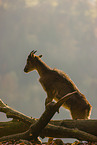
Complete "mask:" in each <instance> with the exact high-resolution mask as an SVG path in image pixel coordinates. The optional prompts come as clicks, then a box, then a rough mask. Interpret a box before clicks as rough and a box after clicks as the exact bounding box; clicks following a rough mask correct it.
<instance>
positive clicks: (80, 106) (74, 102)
mask: <svg viewBox="0 0 97 145" xmlns="http://www.w3.org/2000/svg"><path fill="white" fill-rule="evenodd" d="M34 53H35V52H34V51H32V52H31V53H30V55H29V56H28V59H27V64H26V66H25V69H24V71H25V72H26V73H27V72H30V71H32V70H37V72H38V73H39V75H40V79H39V81H40V83H41V85H42V87H43V89H44V90H45V91H46V93H47V98H46V100H45V105H47V104H48V103H49V102H51V101H52V100H53V99H55V100H56V101H57V100H59V99H60V98H61V97H63V96H64V95H66V94H67V93H71V92H73V91H77V93H76V94H74V95H72V96H71V97H70V98H69V99H68V100H67V101H66V102H65V103H64V105H63V107H65V108H66V109H68V110H69V111H70V113H71V116H72V118H73V119H88V118H89V117H90V114H91V109H92V106H91V105H90V104H89V102H88V101H87V99H86V97H85V96H84V95H83V94H82V93H81V92H80V91H79V89H78V88H77V87H76V85H75V84H74V83H73V81H72V80H71V79H70V78H69V77H68V76H67V74H65V73H64V72H63V71H60V70H58V69H52V68H50V67H49V66H47V65H46V64H45V63H44V62H43V61H42V60H41V59H40V57H42V56H36V55H35V54H34Z"/></svg>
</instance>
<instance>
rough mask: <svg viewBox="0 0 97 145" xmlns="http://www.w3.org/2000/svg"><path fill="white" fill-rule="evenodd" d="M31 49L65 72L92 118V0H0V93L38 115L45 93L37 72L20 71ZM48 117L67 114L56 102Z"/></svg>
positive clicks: (96, 89) (95, 44) (96, 22)
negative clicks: (56, 110)
mask: <svg viewBox="0 0 97 145" xmlns="http://www.w3.org/2000/svg"><path fill="white" fill-rule="evenodd" d="M33 49H37V55H40V54H43V58H42V60H43V61H45V62H46V63H47V64H48V65H49V66H51V67H53V68H54V67H56V68H58V69H61V70H63V71H64V72H66V73H67V74H68V75H69V76H70V77H71V79H72V80H73V81H74V82H75V84H76V85H77V87H78V88H79V89H80V91H81V92H82V93H83V94H84V95H85V96H86V97H87V99H88V100H89V102H90V103H91V105H92V106H93V109H92V115H91V118H92V119H95V118H97V117H96V114H97V105H96V104H97V65H96V61H97V1H96V0H95V1H90V0H86V1H84V0H74V1H72V0H61V1H59V0H46V1H45V0H0V98H1V99H2V100H3V101H4V102H5V103H7V104H8V105H9V106H11V107H13V108H15V109H17V110H19V111H21V112H23V113H25V114H26V115H29V116H32V117H37V118H38V117H39V116H40V115H41V114H42V112H43V110H44V102H45V98H46V93H45V92H44V90H43V89H42V87H41V85H40V84H39V82H38V78H39V76H38V74H37V72H35V71H34V72H32V73H29V74H25V73H24V72H23V69H24V66H25V63H26V59H27V56H28V54H29V53H30V51H32V50H33ZM0 116H1V117H0V120H1V121H2V120H5V117H4V116H3V115H2V114H1V113H0ZM54 118H56V119H67V118H70V114H69V112H68V111H66V110H65V109H63V108H61V109H60V113H59V114H56V115H55V116H54Z"/></svg>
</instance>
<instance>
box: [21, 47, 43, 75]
mask: <svg viewBox="0 0 97 145" xmlns="http://www.w3.org/2000/svg"><path fill="white" fill-rule="evenodd" d="M36 52H37V51H34V50H33V51H32V52H31V53H30V55H29V56H28V58H27V63H26V66H25V68H24V72H25V73H28V72H30V71H33V70H34V69H36V65H37V64H36V63H37V59H39V58H41V57H42V55H39V56H36V55H35V53H36Z"/></svg>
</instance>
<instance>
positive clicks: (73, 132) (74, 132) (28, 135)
mask: <svg viewBox="0 0 97 145" xmlns="http://www.w3.org/2000/svg"><path fill="white" fill-rule="evenodd" d="M73 93H76V92H73ZM73 93H69V94H68V95H66V96H65V97H63V98H62V99H61V100H60V101H59V102H57V103H56V104H52V103H50V104H49V105H48V107H47V109H46V110H45V112H44V113H43V114H42V116H41V117H40V119H39V120H38V121H36V120H35V119H34V120H33V119H31V118H29V117H27V120H26V119H25V118H26V116H25V115H23V114H22V117H20V116H21V115H20V113H19V112H17V111H15V110H13V109H12V108H10V107H8V106H7V105H5V104H4V103H3V102H2V101H1V106H2V107H1V108H0V111H2V112H5V113H6V112H7V116H8V117H9V116H11V117H12V116H13V117H15V118H19V119H21V120H22V121H23V119H24V122H28V124H29V123H31V122H32V121H31V120H33V123H32V125H31V127H30V128H29V130H27V131H26V132H24V133H20V134H16V135H11V136H8V137H2V138H0V140H1V141H2V140H8V139H20V138H21V139H27V140H31V139H32V137H33V138H34V139H36V138H37V137H38V136H39V134H41V135H42V136H46V133H47V132H48V130H51V128H53V131H54V136H53V134H52V132H53V131H52V132H51V131H50V132H51V135H50V136H52V137H62V138H63V137H69V138H77V139H80V140H87V141H97V137H96V136H94V135H91V134H89V133H85V132H83V131H79V130H78V129H68V128H65V127H62V126H61V127H60V126H57V127H56V126H54V125H53V126H52V127H51V125H48V126H49V127H48V126H47V127H48V128H47V127H46V128H45V129H43V128H44V127H45V126H46V125H47V124H48V122H49V121H50V119H51V118H52V116H53V115H54V114H55V112H56V111H57V110H58V108H59V107H60V106H61V105H62V104H63V103H64V100H65V101H66V99H68V97H69V96H70V95H72V94H73ZM66 97H67V98H66ZM14 112H15V113H14ZM17 114H18V115H17ZM18 116H19V117H18ZM24 116H25V117H24ZM28 118H29V119H28ZM30 121H31V122H30ZM37 129H38V130H37ZM42 130H43V131H42ZM56 130H57V134H56V135H55V132H56ZM43 132H45V135H44V134H43Z"/></svg>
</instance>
